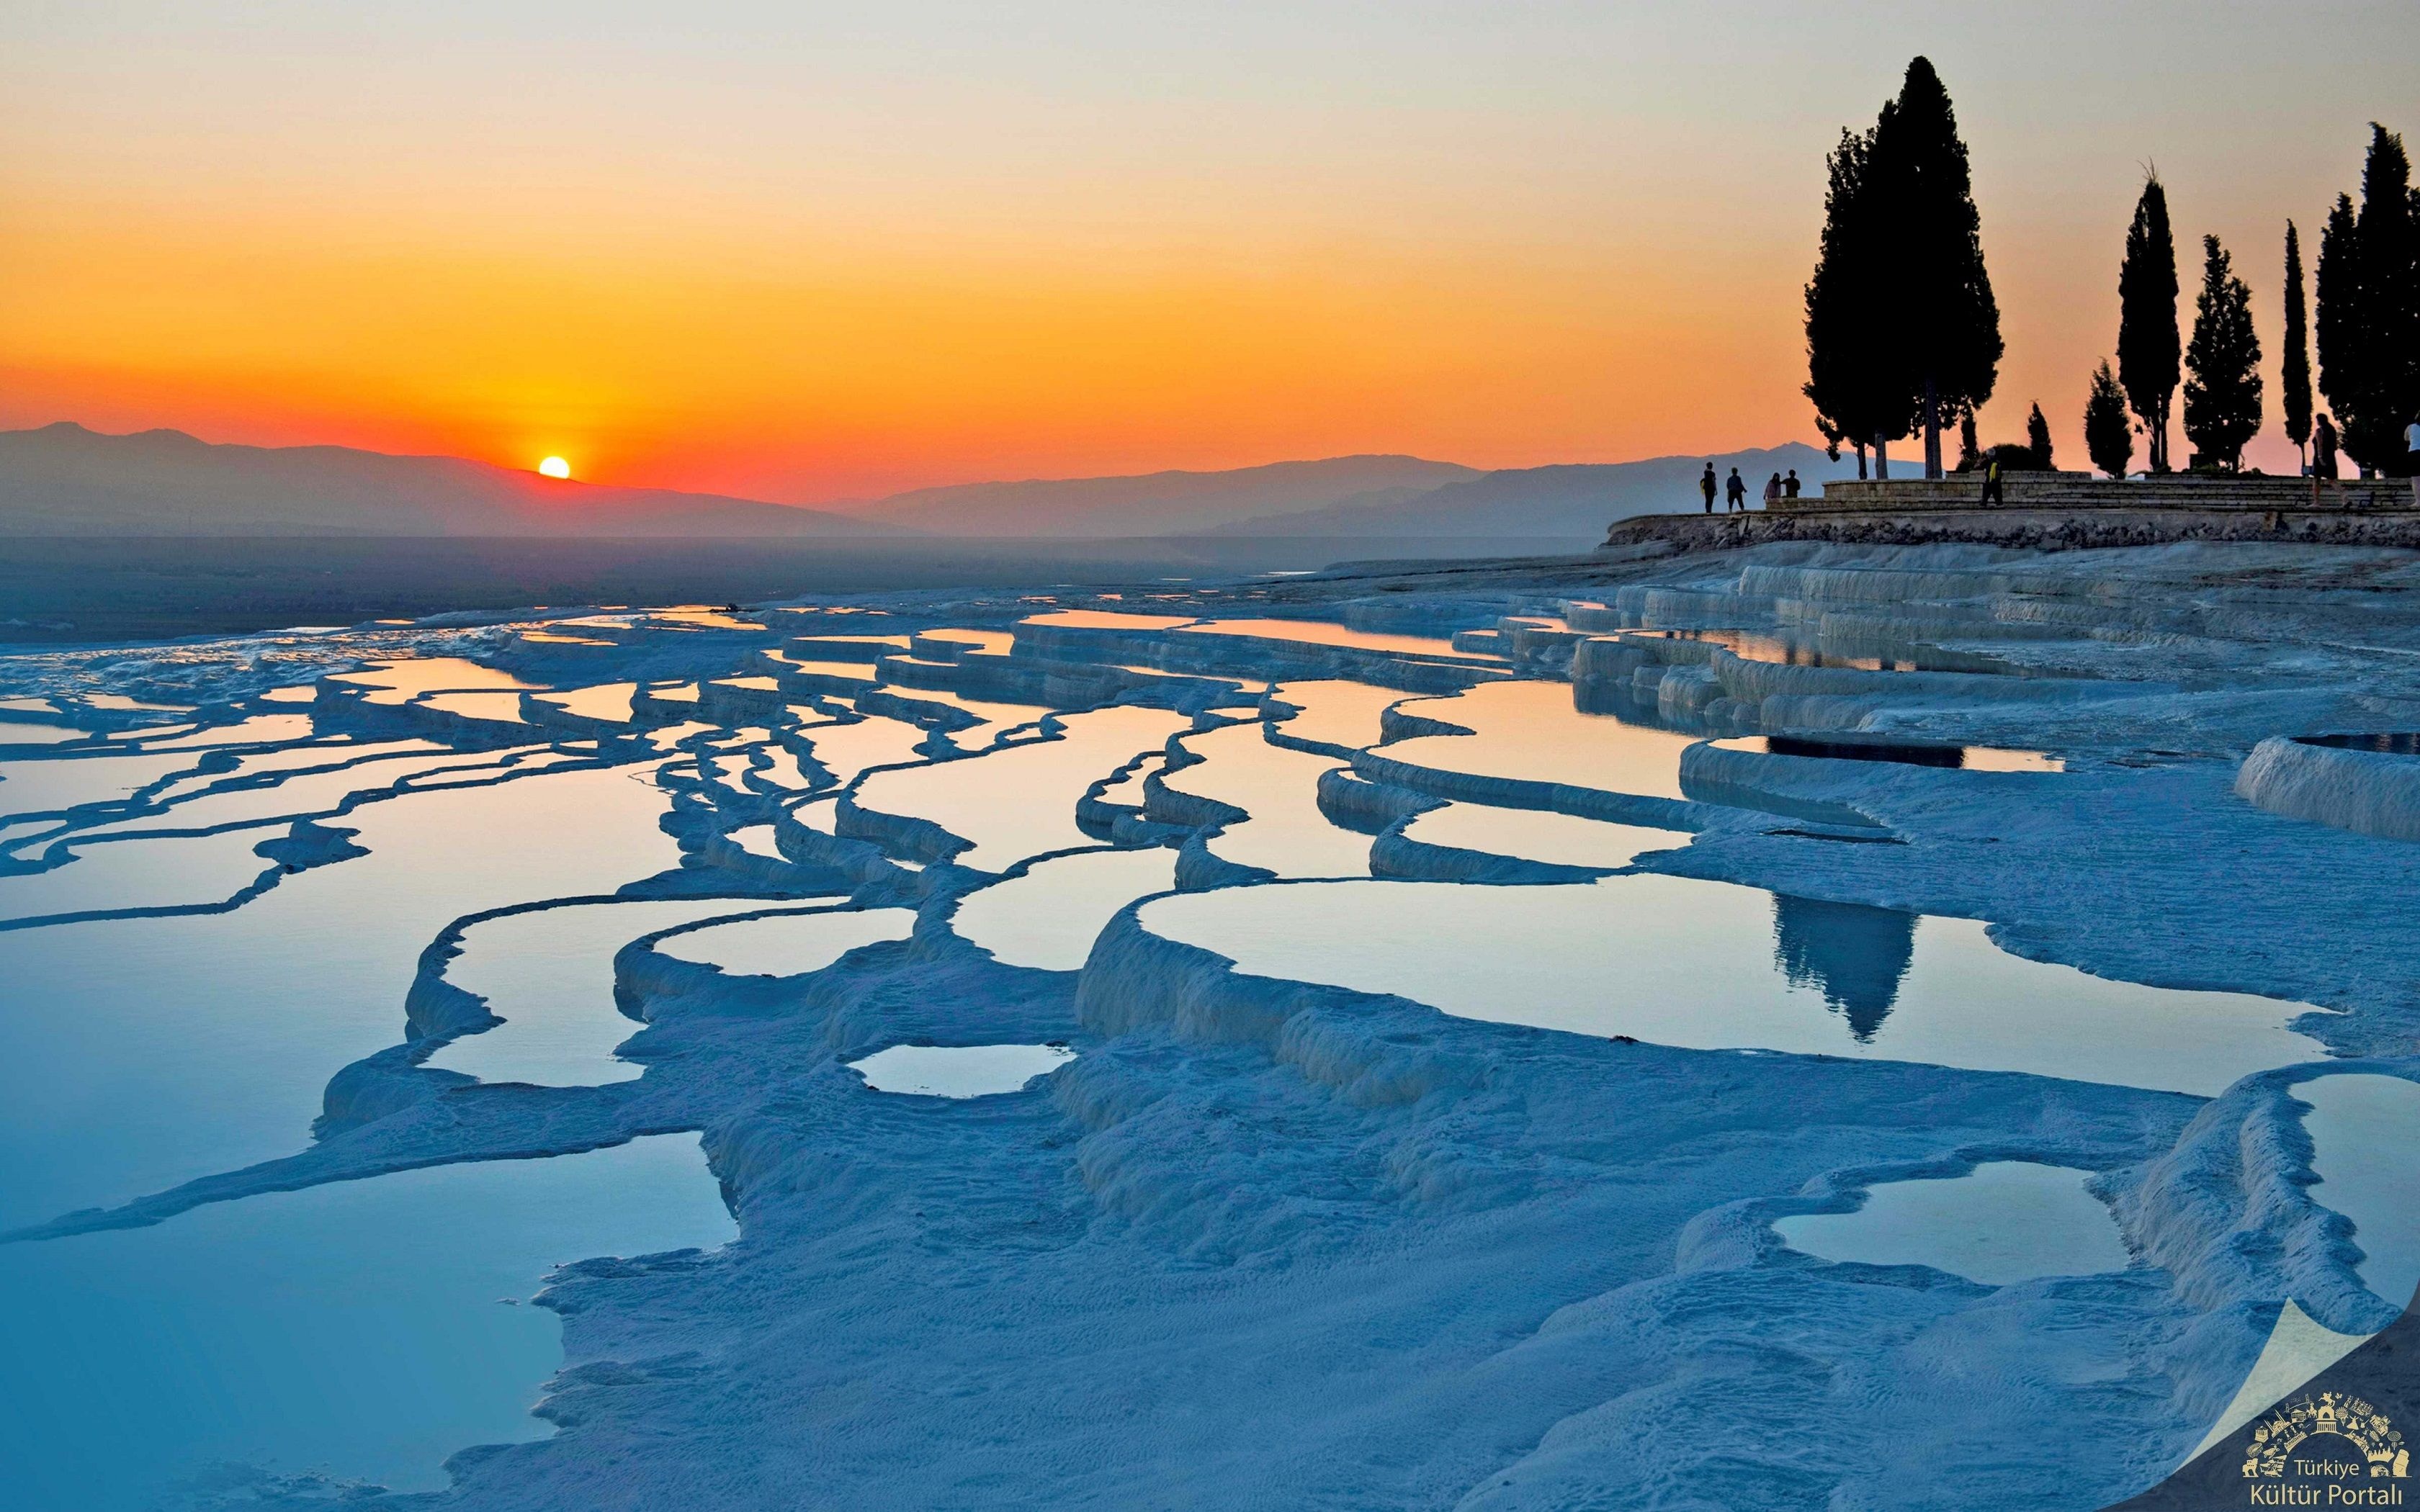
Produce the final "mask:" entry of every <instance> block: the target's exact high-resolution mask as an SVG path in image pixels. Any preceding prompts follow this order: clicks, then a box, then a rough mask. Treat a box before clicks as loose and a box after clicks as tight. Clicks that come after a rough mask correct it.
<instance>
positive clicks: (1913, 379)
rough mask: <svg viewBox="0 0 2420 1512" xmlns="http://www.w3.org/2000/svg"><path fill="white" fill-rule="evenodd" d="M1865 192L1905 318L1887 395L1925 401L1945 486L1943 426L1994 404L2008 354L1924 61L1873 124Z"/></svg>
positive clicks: (1946, 117)
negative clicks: (1881, 229)
mask: <svg viewBox="0 0 2420 1512" xmlns="http://www.w3.org/2000/svg"><path fill="white" fill-rule="evenodd" d="M1866 186H1867V189H1868V192H1869V193H1870V194H1871V195H1872V196H1873V199H1874V202H1875V204H1876V205H1877V206H1878V207H1879V209H1880V212H1881V214H1880V224H1884V225H1885V226H1887V227H1888V228H1889V232H1890V234H1889V236H1888V237H1887V238H1886V239H1885V240H1884V241H1883V243H1882V246H1881V248H1880V253H1881V256H1880V258H1879V266H1880V268H1881V270H1882V280H1881V285H1880V286H1881V287H1883V288H1885V289H1886V290H1888V291H1889V293H1890V296H1891V304H1892V307H1893V309H1894V311H1895V313H1896V315H1897V326H1898V331H1897V333H1896V335H1895V338H1894V339H1893V340H1892V341H1891V342H1890V343H1889V347H1888V350H1889V353H1890V356H1891V358H1892V360H1893V363H1892V365H1893V366H1895V367H1896V368H1897V370H1898V372H1899V374H1900V380H1899V381H1898V382H1895V383H1891V384H1887V385H1885V392H1886V393H1887V392H1890V391H1896V392H1898V393H1905V394H1907V395H1908V396H1909V397H1911V398H1913V399H1914V400H1915V401H1916V405H1917V407H1918V413H1919V414H1920V416H1921V417H1922V424H1923V426H1924V474H1925V476H1926V477H1928V478H1937V477H1939V476H1941V426H1942V424H1943V422H1944V420H1945V419H1946V418H1947V417H1952V416H1955V415H1956V414H1958V413H1959V412H1960V410H1961V409H1979V408H1981V406H1982V405H1983V404H1984V402H1985V401H1987V400H1989V399H1990V398H1991V397H1992V389H1993V385H1994V384H1995V383H1996V382H1997V381H1998V379H1999V372H2000V355H2001V353H2002V351H2003V350H2004V349H2005V348H2004V346H2003V343H2002V342H2001V339H2000V307H1999V305H1998V303H1997V302H1996V301H1994V300H1993V296H1992V279H1991V275H1990V274H1989V273H1988V272H1987V271H1986V270H1984V267H1983V234H1982V226H1983V222H1982V214H1981V212H1980V211H1978V209H1977V208H1975V192H1974V176H1973V174H1972V172H1971V171H1970V169H1969V167H1968V163H1967V159H1966V144H1965V143H1964V142H1962V141H1960V140H1959V137H1958V116H1957V112H1956V111H1955V110H1954V109H1953V108H1952V107H1951V105H1950V102H1949V91H1948V90H1947V88H1945V87H1943V85H1942V83H1941V75H1940V74H1938V73H1936V72H1935V71H1934V70H1933V67H1932V64H1931V62H1930V61H1928V60H1927V59H1925V58H1922V57H1918V58H1916V59H1914V60H1912V61H1911V62H1910V63H1909V64H1908V66H1907V77H1906V78H1905V80H1904V81H1902V83H1901V84H1900V92H1899V98H1898V99H1897V100H1892V101H1891V102H1890V103H1888V104H1886V105H1885V106H1884V107H1883V111H1882V115H1881V116H1880V118H1878V119H1877V120H1876V121H1875V122H1874V131H1873V138H1872V145H1871V147H1870V148H1869V151H1868V154H1867V162H1866Z"/></svg>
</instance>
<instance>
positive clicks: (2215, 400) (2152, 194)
mask: <svg viewBox="0 0 2420 1512" xmlns="http://www.w3.org/2000/svg"><path fill="white" fill-rule="evenodd" d="M2369 133H2370V134H2369V155H2368V159H2367V162H2366V163H2365V164H2364V166H2363V170H2362V204H2361V208H2360V209H2359V210H2358V211H2356V210H2355V209H2354V208H2353V201H2352V196H2351V195H2350V194H2338V195H2337V196H2336V202H2335V208H2332V209H2331V210H2330V211H2329V212H2328V222H2327V225H2326V227H2325V228H2324V229H2323V230H2322V231H2321V232H2320V234H2319V279H2318V284H2319V288H2318V295H2319V390H2320V392H2321V393H2323V394H2324V395H2325V396H2326V398H2327V401H2328V403H2329V405H2330V406H2331V407H2332V408H2333V409H2335V419H2336V422H2337V423H2339V424H2340V425H2341V429H2342V432H2343V446H2344V451H2345V454H2346V455H2349V456H2350V457H2351V458H2352V459H2353V461H2354V462H2355V463H2357V464H2359V465H2360V467H2361V468H2362V471H2364V472H2365V473H2381V472H2383V473H2390V474H2401V473H2402V472H2404V471H2406V470H2407V466H2408V464H2407V462H2406V458H2405V453H2404V445H2403V427H2404V426H2405V425H2407V424H2411V423H2412V421H2413V420H2415V419H2420V191H2415V190H2414V189H2413V187H2412V162H2411V159H2410V157H2409V156H2408V155H2407V154H2406V153H2405V151H2404V148H2403V139H2402V138H2401V137H2399V136H2397V135H2396V134H2395V133H2394V132H2392V131H2388V130H2386V128H2385V127H2383V126H2381V125H2379V124H2378V123H2377V122H2375V121H2372V122H2371V123H2370V128H2369ZM2202 257H2203V265H2202V286H2201V293H2200V295H2199V296H2198V297H2197V299H2196V300H2195V312H2194V329H2193V340H2192V342H2191V344H2190V345H2188V346H2186V347H2183V349H2182V358H2183V364H2184V367H2185V369H2186V376H2185V378H2184V430H2185V440H2187V441H2189V442H2191V443H2192V445H2193V448H2194V451H2195V459H2196V460H2197V461H2198V462H2199V463H2200V464H2201V465H2202V466H2204V467H2208V468H2214V469H2216V470H2219V471H2237V470H2238V469H2240V468H2241V467H2242V459H2243V448H2244V444H2245V443H2246V442H2248V441H2250V440H2252V438H2253V437H2254V436H2256V435H2257V434H2259V431H2260V423H2261V391H2262V383H2261V378H2260V372H2259V363H2260V338H2259V336H2258V335H2257V333H2256V332H2254V330H2253V325H2252V298H2251V293H2250V291H2249V290H2247V289H2246V288H2245V287H2244V286H2243V282H2242V280H2241V279H2239V278H2237V277H2236V276H2235V273H2234V269H2233V266H2232V265H2231V263H2230V261H2229V260H2228V257H2227V255H2226V249H2225V248H2223V247H2221V246H2220V245H2219V242H2218V239H2217V238H2216V237H2204V238H2203V239H2202ZM2176 300H2177V271H2176V246H2175V242H2174V240H2173V239H2172V237H2171V235H2170V232H2169V229H2168V199H2167V191H2166V190H2164V188H2162V187H2161V184H2160V180H2159V176H2158V175H2157V174H2153V175H2151V176H2150V177H2149V178H2148V179H2147V180H2146V181H2145V183H2144V185H2143V194H2142V198H2141V199H2140V200H2138V201H2137V202H2136V204H2135V207H2134V221H2133V225H2131V226H2130V227H2129V228H2128V229H2127V233H2126V258H2125V262H2124V264H2123V265H2122V267H2121V269H2120V270H2119V272H2118V303H2119V306H2120V308H2119V314H2118V370H2117V373H2116V375H2115V378H2114V379H2113V378H2112V377H2111V375H2110V374H2109V371H2108V366H2109V364H2107V363H2102V371H2101V372H2099V373H2096V374H2095V375H2094V376H2093V383H2092V394H2091V397H2090V399H2089V400H2087V401H2086V407H2085V412H2084V426H2085V442H2086V450H2087V451H2089V452H2090V453H2091V454H2092V461H2093V465H2094V466H2096V467H2099V468H2100V469H2102V471H2105V472H2108V473H2110V474H2111V475H2112V476H2117V477H2122V476H2124V475H2125V472H2126V470H2127V468H2128V467H2129V466H2130V465H2131V463H2132V461H2133V435H2132V433H2131V431H2130V429H2129V427H2128V425H2127V424H2126V413H2127V411H2128V410H2130V409H2131V410H2132V411H2133V415H2134V417H2135V419H2136V421H2137V422H2139V426H2140V429H2141V431H2142V433H2143V434H2144V435H2145V436H2146V437H2147V438H2149V443H2150V444H2149V457H2148V458H2147V460H2148V462H2149V466H2150V470H2151V471H2153V472H2165V471H2169V469H2170V466H2171V464H2170V460H2169V456H2168V435H2167V422H2168V409H2169V406H2170V403H2171V402H2172V400H2173V398H2174V396H2175V394H2176V392H2177V386H2178V378H2179V374H2178V360H2179V355H2180V352H2179V345H2178V340H2177V306H2176ZM2285 303H2286V311H2285V352H2284V355H2283V358H2282V360H2281V362H2280V364H2279V371H2278V379H2279V384H2280V387H2281V388H2283V390H2284V391H2285V392H2284V393H2282V394H2281V395H2280V405H2281V408H2282V409H2283V411H2284V413H2283V415H2282V416H2281V417H2280V418H2281V419H2283V421H2284V422H2285V426H2286V439H2287V440H2290V441H2292V442H2293V443H2294V446H2295V449H2296V450H2297V451H2298V452H2300V453H2302V454H2303V456H2304V460H2306V461H2307V460H2308V459H2309V455H2310V454H2309V448H2310V443H2311V439H2312V434H2313V429H2312V427H2313V415H2312V395H2311V340H2310V318H2309V313H2308V307H2307V305H2306V303H2305V301H2304V280H2303V239H2302V233H2301V231H2300V230H2299V229H2298V228H2297V227H2296V226H2295V224H2294V223H2293V222H2291V221H2288V222H2287V223H2286V284H2285Z"/></svg>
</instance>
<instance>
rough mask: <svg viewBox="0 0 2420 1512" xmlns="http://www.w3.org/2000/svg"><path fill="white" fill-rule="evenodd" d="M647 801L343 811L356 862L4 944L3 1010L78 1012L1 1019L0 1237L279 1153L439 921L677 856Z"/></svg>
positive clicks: (422, 801) (584, 782) (574, 781)
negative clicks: (229, 898)
mask: <svg viewBox="0 0 2420 1512" xmlns="http://www.w3.org/2000/svg"><path fill="white" fill-rule="evenodd" d="M663 810H664V797H663V795H662V794H661V793H660V792H659V791H658V790H657V789H655V788H654V787H653V786H651V785H649V784H647V783H645V782H643V781H638V780H634V779H633V774H632V771H631V769H628V768H624V769H621V770H611V771H589V772H566V773H563V774H560V775H551V776H542V777H534V778H529V779H522V780H520V781H517V782H510V783H505V784H504V785H502V786H498V787H485V788H455V789H448V790H444V791H442V792H437V793H427V794H416V795H411V796H409V797H404V798H398V799H396V800H395V801H393V802H391V803H380V804H373V805H371V806H369V807H367V808H365V809H362V810H357V811H355V813H354V814H352V815H351V816H350V818H349V819H348V820H347V824H348V825H349V827H352V828H354V829H356V830H357V831H358V833H357V834H356V836H355V843H356V844H359V845H362V846H365V847H366V848H367V849H368V850H369V851H370V854H369V855H368V856H360V857H357V858H355V859H353V860H349V861H345V862H342V863H340V864H338V865H334V866H329V867H324V868H321V869H318V870H316V871H311V872H303V873H302V874H300V875H298V876H289V877H287V878H285V879H284V880H283V881H282V882H280V883H279V885H278V886H277V887H275V888H273V889H271V891H269V892H267V893H265V894H263V895H262V896H260V897H258V898H256V899H255V900H254V901H253V902H251V903H247V904H246V905H244V906H243V907H242V908H240V909H237V910H235V911H234V912H232V913H228V914H225V915H219V916H199V917H190V918H138V919H121V920H109V921H105V922H98V923H85V924H74V925H68V926H54V927H51V928H46V929H37V930H20V931H14V932H8V933H0V980H6V981H8V982H9V983H10V984H11V988H12V991H11V993H10V996H11V998H12V1000H15V1001H19V1002H23V1003H29V1004H38V1005H39V1004H52V1005H59V1004H72V1005H73V1006H74V1009H73V1011H71V1012H70V1011H47V1012H38V1011H21V1012H18V1013H13V1014H9V1015H7V1016H5V1017H0V1170H7V1171H8V1172H9V1173H10V1179H9V1180H8V1181H7V1182H6V1183H5V1184H0V1228H6V1227H15V1226H18V1225H22V1224H28V1223H34V1222H38V1221H39V1220H42V1219H45V1218H48V1217H50V1216H52V1215H53V1214H55V1213H58V1212H63V1211H67V1210H68V1209H70V1208H78V1207H93V1206H101V1205H105V1204H108V1203H113V1202H120V1201H124V1200H126V1199H127V1198H130V1197H132V1196H137V1195H139V1194H141V1193H144V1192H149V1191H157V1190H160V1189H163V1188H165V1187H168V1186H172V1185H175V1184H176V1183H177V1182H178V1181H182V1180H191V1179H193V1178H194V1177H197V1176H203V1175H207V1174H209V1173H210V1172H212V1171H218V1170H226V1169H231V1168H234V1167H236V1166H240V1165H249V1164H251V1163H252V1162H254V1161H257V1160H265V1159H269V1158H271V1157H273V1156H277V1155H282V1154H286V1153H287V1152H289V1151H290V1150H291V1149H293V1148H294V1146H295V1143H296V1141H297V1140H299V1139H301V1138H302V1136H303V1135H304V1134H306V1133H307V1131H308V1129H309V1127H310V1123H311V1120H312V1119H314V1118H316V1117H317V1116H318V1114H319V1112H320V1110H321V1103H322V1095H323V1093H324V1090H325V1087H326V1083H327V1080H328V1077H329V1076H330V1075H331V1074H332V1073H333V1072H334V1071H335V1070H336V1069H337V1068H338V1067H340V1066H343V1065H345V1064H346V1063H347V1062H349V1061H351V1060H354V1059H357V1058H359V1057H363V1056H366V1055H369V1054H372V1053H373V1052H375V1051H378V1050H380V1049H383V1048H385V1047H386V1046H387V1045H390V1044H393V1043H395V1042H396V1039H397V1038H398V1035H399V1028H400V1026H401V1023H402V1013H403V1001H404V995H405V993H406V992H407V991H408V990H409V989H410V987H411V978H412V972H413V969H414V967H415V965H416V964H417V962H418V959H419V955H420V950H421V948H422V947H423V946H425V945H426V944H427V943H428V941H429V940H431V939H432V938H434V937H435V936H436V934H437V933H438V932H439V931H440V930H442V929H443V928H444V927H445V926H446V925H447V924H448V923H450V922H452V921H453V920H454V919H456V918H460V917H462V916H463V915H465V914H468V913H473V912H476V911H478V910H480V909H484V908H492V907H498V906H502V905H504V904H507V903H520V902H525V901H528V900H530V899H535V898H548V897H565V896H576V895H579V894H583V893H602V892H611V891H613V889H614V888H616V887H620V886H621V885H623V884H624V883H626V882H631V881H635V880H637V879H638V878H641V877H644V876H647V875H649V874H651V873H653V872H659V871H661V870H663V869H664V868H666V867H669V866H673V865H675V864H676V863H677V861H678V859H679V852H678V851H677V850H676V849H675V846H674V845H673V843H672V841H671V839H670V838H669V837H667V836H666V835H665V834H664V833H663V832H662V831H661V830H660V829H659V828H658V827H657V824H656V821H657V817H658V816H659V814H661V813H662V812H663ZM260 833H261V832H259V831H253V832H248V833H245V834H241V835H238V836H235V837H231V838H229V843H239V842H240V843H242V844H249V843H251V842H252V841H256V840H257V839H258V838H259V835H260ZM181 843H184V842H182V841H123V842H113V843H112V844H111V845H109V846H106V847H100V848H101V849H109V850H138V849H143V848H149V847H156V846H162V845H171V844H181ZM268 865H269V863H268V862H266V861H262V860H260V859H258V858H257V857H252V858H251V867H252V870H254V871H257V870H259V869H260V868H263V867H267V866H268Z"/></svg>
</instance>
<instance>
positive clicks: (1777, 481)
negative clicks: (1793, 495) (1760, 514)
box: [1764, 472, 1781, 509]
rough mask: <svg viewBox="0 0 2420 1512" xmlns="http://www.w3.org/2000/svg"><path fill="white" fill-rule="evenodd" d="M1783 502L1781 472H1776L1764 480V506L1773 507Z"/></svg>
mask: <svg viewBox="0 0 2420 1512" xmlns="http://www.w3.org/2000/svg"><path fill="white" fill-rule="evenodd" d="M1779 502H1781V474H1780V473H1778V472H1776V473H1775V474H1774V475H1773V476H1772V477H1769V478H1767V479H1765V480H1764V507H1765V508H1767V509H1771V508H1772V507H1773V506H1774V505H1776V504H1777V503H1779Z"/></svg>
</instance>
